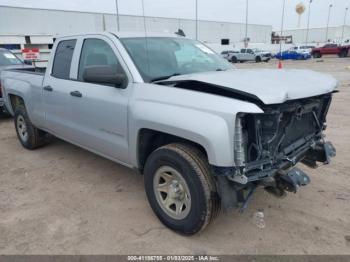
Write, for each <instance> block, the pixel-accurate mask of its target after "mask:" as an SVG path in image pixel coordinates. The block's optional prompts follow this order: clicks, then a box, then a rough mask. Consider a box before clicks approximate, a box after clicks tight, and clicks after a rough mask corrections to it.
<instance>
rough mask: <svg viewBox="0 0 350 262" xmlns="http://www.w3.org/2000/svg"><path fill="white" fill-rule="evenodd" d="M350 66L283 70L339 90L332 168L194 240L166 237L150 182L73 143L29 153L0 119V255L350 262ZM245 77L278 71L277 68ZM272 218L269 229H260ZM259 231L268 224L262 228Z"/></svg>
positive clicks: (330, 62)
mask: <svg viewBox="0 0 350 262" xmlns="http://www.w3.org/2000/svg"><path fill="white" fill-rule="evenodd" d="M347 66H350V58H346V59H339V58H335V57H334V58H325V59H324V60H321V61H316V60H311V61H308V62H303V61H293V62H285V63H284V67H285V68H308V69H313V70H316V71H321V72H327V73H330V74H332V75H333V76H334V77H336V78H337V79H338V80H339V83H340V85H341V86H340V91H341V92H340V93H339V94H336V95H335V99H334V102H333V105H332V107H331V110H330V114H329V117H328V126H329V128H328V130H327V138H328V139H329V140H331V141H332V142H333V143H334V145H335V146H336V148H337V153H338V155H337V157H336V158H335V159H334V161H333V162H332V164H331V165H329V166H324V167H322V168H320V169H318V170H309V169H308V168H306V167H304V166H302V168H303V170H305V171H307V172H308V173H309V174H310V176H311V180H312V182H311V184H310V185H309V186H308V187H305V188H302V189H301V190H300V191H299V192H298V193H297V194H289V195H288V196H287V198H285V199H282V200H280V199H277V198H275V197H273V196H271V195H269V194H267V193H266V192H264V191H263V190H258V191H257V193H256V194H255V195H254V197H253V199H252V201H251V204H250V206H249V208H248V209H247V211H246V212H245V213H244V214H238V213H232V214H228V215H223V214H222V215H221V216H220V217H219V218H218V219H217V220H216V221H215V222H214V223H213V224H211V226H210V227H209V228H207V230H205V231H204V232H203V233H201V234H199V235H196V236H193V237H183V236H179V235H177V234H175V233H173V232H171V231H169V230H168V229H166V228H165V227H164V226H163V225H162V224H161V223H160V222H159V221H158V219H157V218H156V217H155V215H154V214H153V213H152V211H151V209H150V207H149V205H148V203H147V200H146V195H145V192H144V188H143V179H142V177H141V176H139V175H137V174H135V173H134V172H133V171H130V170H128V169H126V168H124V167H122V166H120V165H118V164H115V163H113V162H111V161H108V160H105V159H103V158H101V157H99V156H96V155H94V154H92V153H89V152H87V151H85V150H83V149H80V148H78V147H75V146H73V145H70V144H68V143H66V142H63V141H60V140H55V141H54V143H52V144H50V145H49V146H47V147H45V148H42V149H39V150H36V151H33V152H30V151H27V150H24V149H23V148H22V147H21V146H20V144H19V142H18V141H17V138H16V135H15V130H14V127H13V123H12V120H11V119H0V254H350V176H349V175H350V174H349V173H350V172H349V170H350V157H349V156H350V112H349V105H350V92H349V87H350V70H349V69H347ZM237 67H239V68H260V67H263V68H276V67H277V63H276V61H270V63H261V64H255V63H245V64H238V65H237ZM257 211H262V212H263V213H264V223H265V227H262V226H261V223H257V221H256V219H255V214H256V212H257ZM260 222H261V221H260Z"/></svg>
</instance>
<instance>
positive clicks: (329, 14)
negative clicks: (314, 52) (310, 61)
mask: <svg viewBox="0 0 350 262" xmlns="http://www.w3.org/2000/svg"><path fill="white" fill-rule="evenodd" d="M332 7H333V5H332V4H330V5H329V9H328V19H327V28H326V43H327V42H328V27H329V18H330V17H331V9H332Z"/></svg>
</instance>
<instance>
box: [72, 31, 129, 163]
mask: <svg viewBox="0 0 350 262" xmlns="http://www.w3.org/2000/svg"><path fill="white" fill-rule="evenodd" d="M77 51H78V52H77V53H78V55H77V56H76V63H75V67H74V69H73V71H74V72H73V79H74V80H75V81H71V83H70V90H69V92H70V94H71V95H70V102H69V105H70V108H71V109H72V111H71V116H70V117H71V120H72V122H74V127H75V133H74V136H73V137H72V140H73V141H74V142H76V143H77V144H79V145H81V146H83V147H86V148H88V149H90V150H92V151H95V152H97V153H99V154H102V155H104V156H106V157H108V158H111V159H113V160H116V161H119V162H122V163H124V164H128V163H129V148H128V137H127V134H128V132H127V130H128V129H127V128H128V126H127V125H128V122H127V119H128V118H127V117H128V101H129V92H130V89H131V83H132V80H131V75H130V73H128V71H127V67H126V65H125V64H124V63H123V60H122V58H121V56H120V54H119V52H118V50H117V48H116V46H115V45H114V42H113V41H112V40H111V39H109V38H108V37H106V36H100V35H95V36H89V37H88V38H82V39H80V40H79V44H78V50H77ZM94 66H110V67H112V68H114V70H115V72H118V73H120V74H124V75H125V79H126V80H125V84H124V85H123V86H115V85H111V84H103V83H89V82H87V81H85V80H84V71H85V69H86V68H89V67H94ZM129 84H130V86H129ZM74 94H76V95H74Z"/></svg>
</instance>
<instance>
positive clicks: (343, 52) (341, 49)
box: [311, 44, 350, 58]
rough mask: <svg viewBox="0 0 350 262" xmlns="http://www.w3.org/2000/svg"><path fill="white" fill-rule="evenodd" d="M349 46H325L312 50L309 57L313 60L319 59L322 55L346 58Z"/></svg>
mask: <svg viewBox="0 0 350 262" xmlns="http://www.w3.org/2000/svg"><path fill="white" fill-rule="evenodd" d="M349 49H350V45H344V46H340V45H337V44H326V45H324V46H323V47H318V48H313V49H312V52H311V55H312V56H313V57H314V58H320V57H322V56H323V55H338V56H339V57H347V56H348V54H349Z"/></svg>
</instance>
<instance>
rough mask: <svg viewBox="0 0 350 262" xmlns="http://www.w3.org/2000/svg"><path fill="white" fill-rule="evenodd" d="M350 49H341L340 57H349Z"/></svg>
mask: <svg viewBox="0 0 350 262" xmlns="http://www.w3.org/2000/svg"><path fill="white" fill-rule="evenodd" d="M348 52H349V51H348V50H347V49H343V50H341V51H340V53H339V57H347V56H348Z"/></svg>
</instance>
